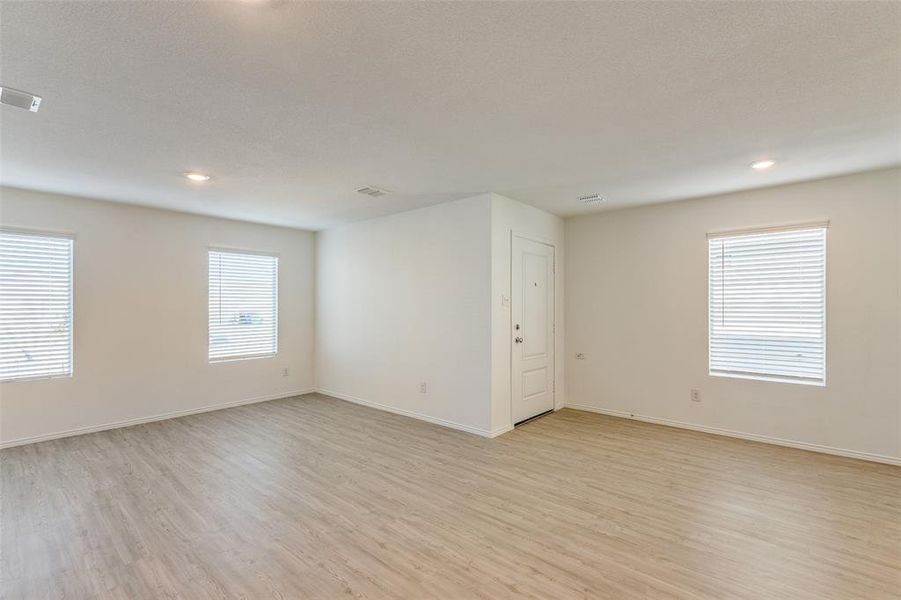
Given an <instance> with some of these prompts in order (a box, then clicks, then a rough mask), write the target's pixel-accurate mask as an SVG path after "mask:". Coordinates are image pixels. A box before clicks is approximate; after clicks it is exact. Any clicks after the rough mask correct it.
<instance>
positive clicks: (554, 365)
mask: <svg viewBox="0 0 901 600" xmlns="http://www.w3.org/2000/svg"><path fill="white" fill-rule="evenodd" d="M517 237H518V238H522V239H524V240H528V241H530V242H536V243H538V244H544V245H545V246H550V247H551V248H552V249H553V250H554V264H553V265H552V269H551V273H552V275H553V277H552V278H551V280H552V281H551V298H552V299H553V302H554V310H553V311H552V314H553V315H554V317H553V320H552V322H551V333H552V339H551V347H552V348H553V349H554V357H553V359H552V360H551V372H552V373H553V382H552V385H551V404H552V405H553V408H552V409H551V410H553V411H554V412H556V411H558V410H560V408H562V407H558V406H557V309H558V307H557V244H555V243H554V242H552V241H551V240H549V239H547V238H543V237H541V236H537V235H532V234H528V233H522V232H520V231H516V230H515V229H511V230H510V239H509V240H508V248H509V250H510V272H509V273H508V276H509V290H510V308H511V310H509V311H507V312H508V315H509V323H508V325H509V331H510V336H509V340H508V341H509V344H510V363H509V364H508V365H507V367H508V377H509V379H508V381H509V386H510V397H509V398H508V399H507V400H508V407H507V408H508V411H509V412H508V414H509V418H510V425H511V426H513V425H515V423H514V421H513V388H514V386H513V353H514V351H515V343H514V341H513V338H514V337H516V336H515V335H513V331H514V329H513V310H512V308H513V268H514V264H515V262H516V260H515V257H514V256H513V238H517Z"/></svg>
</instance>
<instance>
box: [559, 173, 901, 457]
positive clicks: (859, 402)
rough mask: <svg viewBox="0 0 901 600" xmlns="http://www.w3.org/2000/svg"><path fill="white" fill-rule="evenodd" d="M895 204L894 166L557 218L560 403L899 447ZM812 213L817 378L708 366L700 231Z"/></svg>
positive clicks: (890, 451)
mask: <svg viewBox="0 0 901 600" xmlns="http://www.w3.org/2000/svg"><path fill="white" fill-rule="evenodd" d="M899 211H901V170H898V169H892V170H886V171H877V172H871V173H863V174H857V175H850V176H846V177H838V178H833V179H825V180H820V181H814V182H807V183H801V184H796V185H787V186H780V187H773V188H768V189H761V190H756V191H749V192H744V193H736V194H730V195H725V196H717V197H712V198H704V199H697V200H690V201H684V202H676V203H669V204H660V205H655V206H649V207H642V208H635V209H628V210H620V211H612V212H606V213H599V214H596V215H592V216H586V217H579V218H574V219H571V220H567V222H566V254H567V258H566V319H567V331H566V336H567V339H566V349H567V364H566V382H567V399H566V402H567V405H572V406H576V407H588V408H595V409H602V410H605V411H612V412H614V413H620V414H622V413H625V414H629V413H633V414H635V415H643V416H646V417H652V418H657V419H664V420H669V421H677V422H682V423H687V424H692V425H698V426H703V427H711V428H720V429H726V430H733V431H737V432H742V433H747V434H754V435H758V436H765V437H772V438H779V439H782V440H788V441H792V442H799V443H802V444H812V445H817V446H824V447H829V448H835V449H840V450H845V451H851V452H852V453H853V452H857V453H864V454H871V455H878V456H882V457H890V458H895V459H897V458H899V457H901V380H899V371H901V350H899V347H901V307H899V305H901V265H899V262H901V242H899V228H901V217H899ZM823 220H829V221H830V222H831V226H830V229H829V233H828V240H827V385H826V387H816V386H805V385H793V384H786V383H773V382H763V381H747V380H740V379H729V378H720V377H710V376H708V375H707V240H706V237H705V234H706V233H707V232H709V231H717V230H730V229H739V228H748V227H755V226H768V225H780V224H792V223H804V222H812V221H823ZM577 352H583V353H585V354H586V360H575V359H574V355H575V354H576V353H577ZM691 388H697V389H699V390H700V392H701V398H702V402H700V403H693V402H691V401H690V400H689V390H690V389H691Z"/></svg>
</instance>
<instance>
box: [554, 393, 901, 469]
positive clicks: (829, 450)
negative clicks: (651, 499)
mask: <svg viewBox="0 0 901 600" xmlns="http://www.w3.org/2000/svg"><path fill="white" fill-rule="evenodd" d="M566 408H572V409H575V410H584V411H588V412H594V413H600V414H602V415H610V416H612V417H622V418H625V419H634V420H636V421H644V422H646V423H654V424H656V425H666V426H668V427H678V428H679V429H690V430H692V431H701V432H704V433H712V434H714V435H724V436H727V437H732V438H739V439H742V440H750V441H752V442H763V443H765V444H773V445H776V446H786V447H788V448H798V449H800V450H809V451H811V452H821V453H823V454H833V455H835V456H844V457H847V458H858V459H860V460H868V461H870V462H878V463H885V464H888V465H898V466H901V458H898V457H894V456H886V455H884V454H871V453H869V452H859V451H857V450H845V449H844V448H834V447H832V446H823V445H820V444H810V443H807V442H796V441H794V440H785V439H782V438H777V437H771V436H768V435H759V434H756V433H745V432H743V431H734V430H732V429H721V428H719V427H708V426H706V425H695V424H693V423H686V422H684V421H674V420H672V419H662V418H659V417H649V416H647V415H637V414H634V413H630V412H627V411H623V410H613V409H609V408H598V407H597V406H590V405H588V404H567V405H566Z"/></svg>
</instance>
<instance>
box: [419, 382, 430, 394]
mask: <svg viewBox="0 0 901 600" xmlns="http://www.w3.org/2000/svg"><path fill="white" fill-rule="evenodd" d="M428 391H429V386H428V384H427V383H426V382H425V381H423V382H422V383H420V384H419V393H420V394H426V393H428Z"/></svg>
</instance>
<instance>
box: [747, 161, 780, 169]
mask: <svg viewBox="0 0 901 600" xmlns="http://www.w3.org/2000/svg"><path fill="white" fill-rule="evenodd" d="M775 164H776V161H775V160H770V159H766V160H755V161H754V162H752V163H751V168H752V169H755V170H757V171H763V170H764V169H769V168H770V167H772V166H773V165H775Z"/></svg>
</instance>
